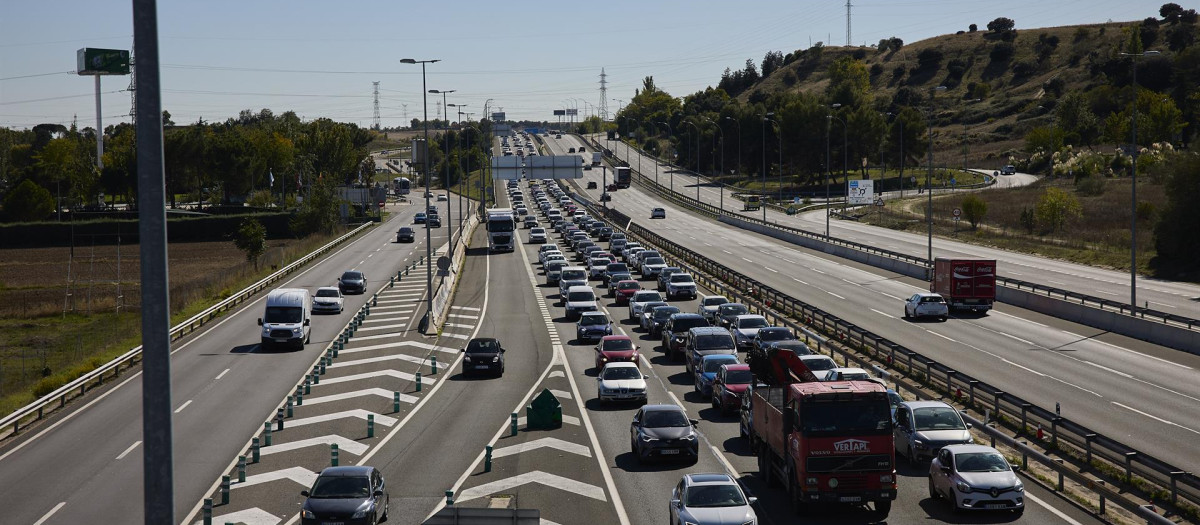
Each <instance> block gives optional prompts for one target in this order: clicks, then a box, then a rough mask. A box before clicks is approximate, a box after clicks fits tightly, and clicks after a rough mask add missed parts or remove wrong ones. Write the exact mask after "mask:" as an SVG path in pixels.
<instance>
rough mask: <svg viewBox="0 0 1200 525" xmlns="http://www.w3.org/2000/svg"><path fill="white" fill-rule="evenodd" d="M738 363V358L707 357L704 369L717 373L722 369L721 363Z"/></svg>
mask: <svg viewBox="0 0 1200 525" xmlns="http://www.w3.org/2000/svg"><path fill="white" fill-rule="evenodd" d="M734 363H737V359H705V360H704V371H705V372H708V373H712V374H715V373H717V372H719V371H720V370H721V365H730V364H734Z"/></svg>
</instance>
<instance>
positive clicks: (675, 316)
mask: <svg viewBox="0 0 1200 525" xmlns="http://www.w3.org/2000/svg"><path fill="white" fill-rule="evenodd" d="M671 319H704V317H703V316H701V315H700V314H698V313H695V312H679V313H677V314H671Z"/></svg>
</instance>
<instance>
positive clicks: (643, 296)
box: [633, 292, 662, 303]
mask: <svg viewBox="0 0 1200 525" xmlns="http://www.w3.org/2000/svg"><path fill="white" fill-rule="evenodd" d="M633 300H634V301H637V302H639V303H644V302H649V301H661V300H662V296H661V295H658V292H642V293H639V294H637V295H636V296H634V298H633Z"/></svg>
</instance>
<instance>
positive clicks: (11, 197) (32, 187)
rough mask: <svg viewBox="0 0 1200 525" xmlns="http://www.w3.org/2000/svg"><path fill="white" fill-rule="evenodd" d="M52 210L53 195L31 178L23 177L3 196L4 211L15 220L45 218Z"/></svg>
mask: <svg viewBox="0 0 1200 525" xmlns="http://www.w3.org/2000/svg"><path fill="white" fill-rule="evenodd" d="M53 211H54V196H53V195H50V192H49V191H48V190H46V188H43V187H41V186H39V185H38V184H37V183H36V182H33V181H32V180H29V179H25V180H24V181H22V182H21V183H20V184H18V185H17V187H16V188H13V190H12V191H10V192H8V196H6V197H5V198H4V213H5V214H6V215H8V218H9V219H10V220H12V221H16V222H27V221H37V220H41V219H45V218H46V217H47V216H48V215H50V213H51V212H53Z"/></svg>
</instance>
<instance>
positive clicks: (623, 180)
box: [613, 166, 633, 188]
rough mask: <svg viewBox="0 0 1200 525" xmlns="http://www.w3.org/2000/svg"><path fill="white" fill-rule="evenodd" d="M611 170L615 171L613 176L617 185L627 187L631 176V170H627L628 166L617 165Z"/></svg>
mask: <svg viewBox="0 0 1200 525" xmlns="http://www.w3.org/2000/svg"><path fill="white" fill-rule="evenodd" d="M613 171H614V172H615V173H616V176H615V178H616V185H617V187H618V188H628V187H629V184H630V182H632V177H633V176H632V172H631V171H630V170H629V166H617V167H616V168H614V169H613Z"/></svg>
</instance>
